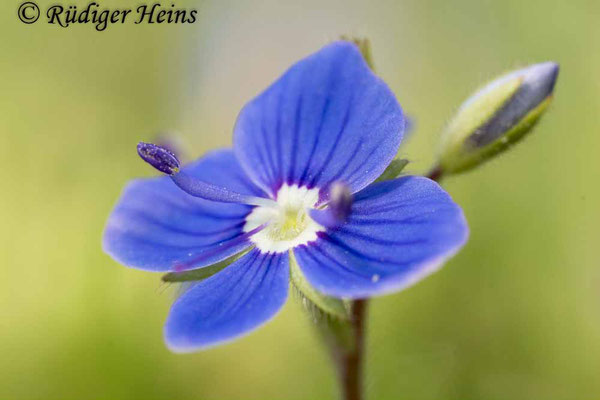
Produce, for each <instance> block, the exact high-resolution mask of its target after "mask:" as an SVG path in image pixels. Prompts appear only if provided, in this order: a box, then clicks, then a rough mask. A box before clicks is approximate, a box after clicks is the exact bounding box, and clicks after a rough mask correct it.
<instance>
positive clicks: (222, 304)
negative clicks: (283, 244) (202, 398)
mask: <svg viewBox="0 0 600 400" xmlns="http://www.w3.org/2000/svg"><path fill="white" fill-rule="evenodd" d="M288 257H289V256H288V253H281V254H263V253H261V252H260V251H258V250H251V251H250V252H249V253H248V254H246V255H245V256H243V257H242V258H240V259H239V260H237V261H236V262H234V263H233V264H231V265H230V266H228V267H227V268H225V269H224V270H223V271H221V272H219V273H217V274H216V275H213V276H211V277H210V278H208V279H206V280H204V281H201V282H199V283H196V284H195V285H194V286H192V287H191V288H190V289H189V290H187V291H186V292H185V293H184V294H183V295H182V296H181V297H180V298H179V299H177V301H175V303H174V304H173V307H172V308H171V312H170V314H169V317H168V319H167V323H166V325H165V338H166V341H167V345H168V346H169V348H170V349H172V350H173V351H177V352H185V351H193V350H198V349H201V348H206V347H209V346H213V345H216V344H219V343H222V342H225V341H229V340H231V339H234V338H237V337H238V336H241V335H243V334H246V333H248V332H250V331H251V330H253V329H255V328H257V327H258V326H260V325H262V324H263V323H265V322H266V321H267V320H269V319H270V318H272V317H273V316H274V315H275V314H276V313H277V311H279V309H280V308H281V306H283V304H284V303H285V300H286V298H287V293H288V285H289V284H288V277H289V258H288Z"/></svg>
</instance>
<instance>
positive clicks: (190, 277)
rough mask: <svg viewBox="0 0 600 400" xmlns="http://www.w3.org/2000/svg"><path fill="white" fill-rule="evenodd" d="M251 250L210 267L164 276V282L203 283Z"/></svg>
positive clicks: (170, 273)
mask: <svg viewBox="0 0 600 400" xmlns="http://www.w3.org/2000/svg"><path fill="white" fill-rule="evenodd" d="M250 250H251V249H247V250H244V251H242V252H241V253H238V254H235V255H233V256H231V257H229V258H226V259H225V260H223V261H219V262H218V263H216V264H213V265H209V266H208V267H202V268H197V269H192V270H189V271H183V272H169V273H168V274H165V275H163V276H162V278H161V279H162V281H163V282H170V283H173V282H190V281H203V280H205V279H207V278H210V277H211V276H213V275H214V274H216V273H217V272H219V271H221V270H222V269H223V268H225V267H227V266H229V265H230V264H231V263H233V262H234V261H236V260H238V259H239V258H241V257H242V256H243V255H245V254H246V253H248V252H249V251H250Z"/></svg>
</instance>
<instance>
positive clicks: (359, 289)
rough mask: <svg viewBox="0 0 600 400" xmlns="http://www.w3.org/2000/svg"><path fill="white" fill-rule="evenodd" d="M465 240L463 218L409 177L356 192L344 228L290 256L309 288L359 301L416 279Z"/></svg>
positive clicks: (428, 184)
mask: <svg viewBox="0 0 600 400" xmlns="http://www.w3.org/2000/svg"><path fill="white" fill-rule="evenodd" d="M467 237H468V228H467V224H466V221H465V219H464V216H463V213H462V211H461V209H460V208H459V206H458V205H457V204H456V203H454V202H453V201H452V199H451V198H450V196H449V195H448V194H447V193H446V192H445V191H444V190H443V189H442V188H441V187H440V186H439V185H438V184H437V183H435V182H433V181H432V180H429V179H427V178H423V177H414V176H409V177H403V178H399V179H394V180H390V181H384V182H380V183H376V184H373V185H371V186H369V187H368V188H366V189H365V190H363V191H362V192H360V193H358V194H357V195H356V196H355V202H354V205H353V207H352V212H351V214H350V217H349V219H348V222H347V223H346V224H345V225H343V226H341V227H339V228H338V229H335V230H333V231H330V232H327V233H325V232H323V233H322V234H321V236H320V237H319V239H318V240H317V241H315V242H313V243H310V244H307V245H304V246H301V247H299V248H296V249H295V250H294V252H295V256H296V259H297V261H298V264H299V265H300V268H301V269H302V271H303V272H304V274H305V276H306V278H307V279H308V281H309V282H310V283H311V284H312V285H313V286H314V287H315V288H316V289H317V290H319V291H321V292H323V293H325V294H328V295H331V296H336V297H348V298H361V297H369V296H373V295H380V294H385V293H388V292H392V291H397V290H401V289H403V288H404V287H406V286H408V285H410V284H413V283H415V282H417V281H418V280H420V279H422V278H423V277H425V276H426V275H428V274H430V273H432V272H433V271H435V270H436V269H437V268H439V267H440V266H441V265H442V264H443V263H444V262H445V261H446V260H447V259H448V258H449V257H451V256H452V255H454V254H455V253H456V252H457V251H458V249H459V248H460V247H461V246H462V245H463V244H464V243H465V242H466V239H467Z"/></svg>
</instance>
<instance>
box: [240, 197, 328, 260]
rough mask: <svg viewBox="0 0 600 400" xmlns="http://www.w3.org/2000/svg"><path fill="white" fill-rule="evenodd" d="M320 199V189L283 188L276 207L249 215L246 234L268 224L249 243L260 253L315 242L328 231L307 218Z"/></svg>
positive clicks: (282, 250) (279, 250)
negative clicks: (322, 232) (321, 232)
mask: <svg viewBox="0 0 600 400" xmlns="http://www.w3.org/2000/svg"><path fill="white" fill-rule="evenodd" d="M318 200H319V189H316V188H315V189H308V188H307V187H299V186H297V185H291V186H290V185H283V186H282V187H281V188H280V189H279V191H278V192H277V196H276V199H275V204H274V205H269V206H257V207H255V208H254V209H253V210H252V212H251V213H250V214H248V216H247V217H246V224H245V225H244V232H249V231H251V230H252V229H255V228H256V227H258V226H260V225H266V226H265V228H264V229H263V230H261V231H260V232H258V233H256V234H255V235H253V236H252V237H251V239H250V240H251V241H252V242H253V243H254V244H255V245H256V247H257V248H258V249H259V250H261V251H263V252H269V253H281V252H285V251H287V250H289V249H291V248H294V247H296V246H299V245H302V244H306V243H309V242H312V241H314V240H316V239H317V232H320V231H324V230H325V228H323V227H322V226H321V225H319V224H317V223H316V222H315V221H313V220H312V219H311V218H310V216H309V215H308V211H309V210H310V209H311V208H315V206H316V204H317V202H318Z"/></svg>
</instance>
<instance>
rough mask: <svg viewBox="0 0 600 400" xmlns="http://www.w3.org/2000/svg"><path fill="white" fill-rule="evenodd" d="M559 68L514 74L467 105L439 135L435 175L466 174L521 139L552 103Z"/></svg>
mask: <svg viewBox="0 0 600 400" xmlns="http://www.w3.org/2000/svg"><path fill="white" fill-rule="evenodd" d="M558 69H559V68H558V64H556V63H554V62H545V63H540V64H534V65H531V66H529V67H526V68H522V69H519V70H517V71H513V72H511V73H508V74H506V75H504V76H502V77H500V78H498V79H496V80H494V81H492V82H491V83H489V84H487V85H486V86H485V87H484V88H483V89H481V90H479V91H478V92H476V93H475V94H474V95H473V96H471V97H470V98H469V99H468V100H467V101H465V102H464V103H463V104H462V105H461V106H460V108H459V110H458V112H457V114H456V115H455V116H454V118H453V119H452V120H451V121H450V123H449V124H448V126H447V127H446V129H445V131H444V133H443V135H442V142H441V152H440V156H439V161H438V167H437V170H438V171H439V172H441V174H451V173H457V172H462V171H466V170H468V169H471V168H473V167H475V166H477V165H479V164H481V163H482V162H484V161H486V160H488V159H490V158H491V157H492V156H494V155H496V154H498V153H500V152H502V151H504V150H505V149H507V148H508V147H509V146H510V145H511V144H513V143H516V142H517V141H518V140H519V139H521V138H522V137H523V136H525V134H526V133H527V132H529V131H530V130H531V128H532V127H533V126H534V125H535V124H536V122H537V121H538V120H539V118H540V117H541V116H542V114H543V113H544V111H545V110H546V108H547V107H548V105H549V104H550V101H551V100H552V92H553V90H554V84H555V82H556V78H557V76H558Z"/></svg>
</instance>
